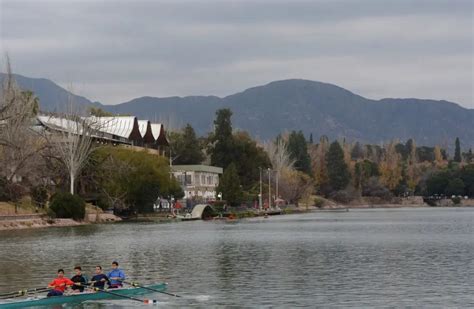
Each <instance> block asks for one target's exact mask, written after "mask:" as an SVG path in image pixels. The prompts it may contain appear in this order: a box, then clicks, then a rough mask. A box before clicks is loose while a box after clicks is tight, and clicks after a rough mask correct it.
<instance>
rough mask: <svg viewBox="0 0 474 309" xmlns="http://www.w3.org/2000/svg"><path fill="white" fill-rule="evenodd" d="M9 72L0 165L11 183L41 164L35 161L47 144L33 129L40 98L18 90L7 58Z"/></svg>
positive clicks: (0, 100)
mask: <svg viewBox="0 0 474 309" xmlns="http://www.w3.org/2000/svg"><path fill="white" fill-rule="evenodd" d="M6 71H7V74H6V76H5V78H4V81H3V86H2V88H1V93H0V156H1V160H0V164H1V165H2V174H3V176H4V177H5V178H6V179H7V181H8V182H14V181H17V180H19V179H21V175H24V174H25V173H26V172H27V171H29V172H31V171H32V170H33V169H34V166H35V165H36V164H37V163H39V162H38V161H37V160H34V159H33V157H35V156H38V157H39V153H40V151H41V150H42V149H44V148H45V147H46V143H45V141H44V140H43V139H41V138H40V135H39V134H38V133H37V131H35V130H33V129H32V128H33V125H34V123H35V117H36V113H37V112H38V98H37V97H36V96H35V95H34V94H33V93H32V92H31V91H24V90H22V89H20V87H18V86H17V84H16V82H15V79H14V77H13V74H12V71H11V66H10V62H9V59H8V57H7V60H6Z"/></svg>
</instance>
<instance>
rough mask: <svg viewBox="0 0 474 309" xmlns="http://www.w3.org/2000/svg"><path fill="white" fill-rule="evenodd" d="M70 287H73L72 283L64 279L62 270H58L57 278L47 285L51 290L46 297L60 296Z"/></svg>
mask: <svg viewBox="0 0 474 309" xmlns="http://www.w3.org/2000/svg"><path fill="white" fill-rule="evenodd" d="M72 285H74V282H72V281H71V280H70V279H69V278H65V277H64V270H63V269H58V277H57V278H56V279H54V280H53V281H51V282H50V283H49V284H48V288H52V290H51V291H49V293H48V295H46V296H48V297H51V296H61V295H63V294H64V291H65V290H66V288H67V287H68V286H72Z"/></svg>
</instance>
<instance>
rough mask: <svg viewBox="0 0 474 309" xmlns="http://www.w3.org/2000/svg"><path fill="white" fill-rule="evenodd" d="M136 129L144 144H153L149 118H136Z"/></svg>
mask: <svg viewBox="0 0 474 309" xmlns="http://www.w3.org/2000/svg"><path fill="white" fill-rule="evenodd" d="M138 129H139V130H140V134H141V136H142V137H143V141H144V142H145V143H146V144H153V143H154V142H155V137H154V136H153V131H152V129H151V125H150V121H149V120H138Z"/></svg>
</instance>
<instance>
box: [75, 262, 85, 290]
mask: <svg viewBox="0 0 474 309" xmlns="http://www.w3.org/2000/svg"><path fill="white" fill-rule="evenodd" d="M74 272H75V273H76V274H75V275H74V277H72V278H71V281H72V282H74V285H73V286H72V289H73V290H74V292H80V293H82V292H84V287H85V286H86V284H87V277H86V276H85V275H83V274H82V269H81V266H76V267H74Z"/></svg>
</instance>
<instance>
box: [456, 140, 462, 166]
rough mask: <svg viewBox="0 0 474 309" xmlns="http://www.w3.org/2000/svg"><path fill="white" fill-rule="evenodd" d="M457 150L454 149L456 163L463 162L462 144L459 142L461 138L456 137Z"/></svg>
mask: <svg viewBox="0 0 474 309" xmlns="http://www.w3.org/2000/svg"><path fill="white" fill-rule="evenodd" d="M454 144H455V148H454V162H461V161H462V157H461V142H460V141H459V137H456V141H455V143H454Z"/></svg>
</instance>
